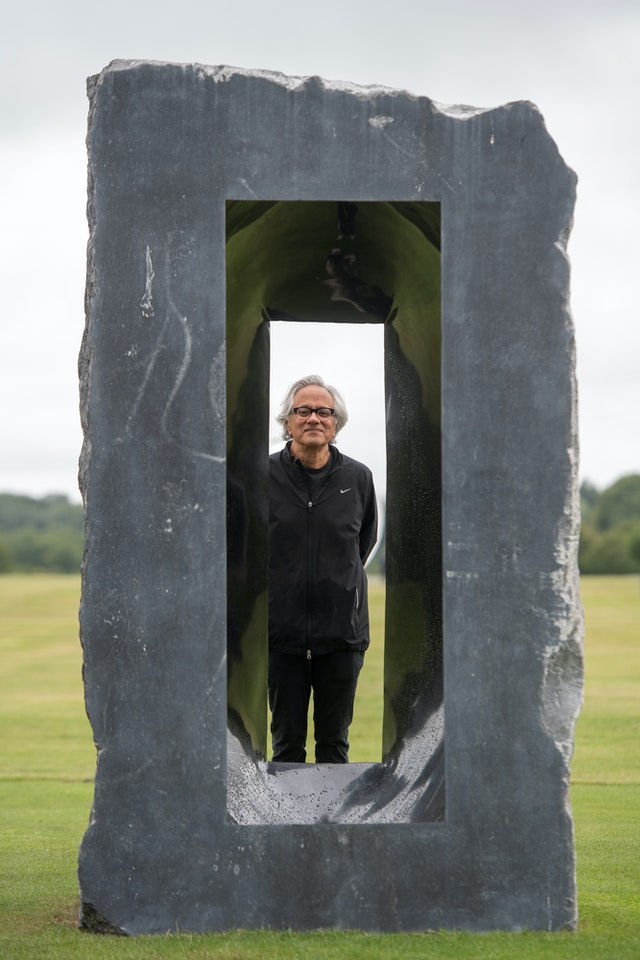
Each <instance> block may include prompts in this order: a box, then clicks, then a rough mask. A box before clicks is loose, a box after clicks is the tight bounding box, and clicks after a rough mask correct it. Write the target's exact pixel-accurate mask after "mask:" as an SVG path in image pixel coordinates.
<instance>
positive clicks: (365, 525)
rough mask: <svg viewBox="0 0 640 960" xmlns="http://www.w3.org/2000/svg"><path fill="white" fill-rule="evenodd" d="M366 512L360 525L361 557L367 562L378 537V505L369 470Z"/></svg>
mask: <svg viewBox="0 0 640 960" xmlns="http://www.w3.org/2000/svg"><path fill="white" fill-rule="evenodd" d="M365 483H366V492H365V503H364V514H363V517H362V523H361V525H360V559H361V560H362V562H363V563H366V561H367V558H368V556H369V554H370V553H371V551H372V550H373V548H374V547H375V545H376V540H377V538H378V507H377V504H376V491H375V489H374V486H373V477H372V475H371V473H370V472H369V471H368V470H367V477H366V481H365Z"/></svg>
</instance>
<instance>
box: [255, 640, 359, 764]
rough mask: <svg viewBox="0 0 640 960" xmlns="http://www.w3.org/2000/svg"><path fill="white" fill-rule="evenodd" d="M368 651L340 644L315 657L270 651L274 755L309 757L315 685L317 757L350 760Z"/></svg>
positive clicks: (284, 758)
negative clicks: (342, 647) (359, 686)
mask: <svg viewBox="0 0 640 960" xmlns="http://www.w3.org/2000/svg"><path fill="white" fill-rule="evenodd" d="M363 663H364V653H358V652H352V651H351V650H344V651H343V650H339V651H336V652H335V653H323V654H320V655H319V656H317V657H312V658H311V659H310V660H308V659H307V658H306V656H304V655H299V654H292V653H281V652H280V651H278V650H270V651H269V706H270V708H271V714H272V720H271V739H272V743H273V759H274V760H278V761H281V762H284V763H304V762H305V759H306V750H305V744H306V742H307V715H308V710H309V698H310V696H311V691H312V690H313V728H314V737H315V743H316V763H348V762H349V740H348V733H349V727H350V726H351V721H352V719H353V701H354V698H355V694H356V686H357V684H358V676H359V674H360V670H361V669H362V664H363Z"/></svg>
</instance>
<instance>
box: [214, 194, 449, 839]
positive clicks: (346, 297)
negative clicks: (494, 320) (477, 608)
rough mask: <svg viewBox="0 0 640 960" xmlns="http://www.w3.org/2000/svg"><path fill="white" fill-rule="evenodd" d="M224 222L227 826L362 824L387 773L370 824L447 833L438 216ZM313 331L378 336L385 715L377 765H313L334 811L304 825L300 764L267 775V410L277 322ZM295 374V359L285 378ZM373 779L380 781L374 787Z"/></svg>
mask: <svg viewBox="0 0 640 960" xmlns="http://www.w3.org/2000/svg"><path fill="white" fill-rule="evenodd" d="M226 213H227V221H226V222H227V243H226V277H227V428H228V436H227V454H228V466H227V481H228V482H227V495H228V504H227V514H228V524H227V556H228V589H227V597H228V684H227V688H228V718H229V737H228V751H229V752H228V760H227V774H228V776H227V808H228V814H229V817H230V819H231V820H233V821H235V822H245V823H250V822H256V823H259V822H290V823H291V822H316V821H320V820H326V819H337V820H350V819H352V818H353V816H355V817H356V819H358V816H359V815H360V814H358V813H355V814H354V810H355V809H356V807H358V809H360V810H361V811H364V810H365V809H368V807H367V804H368V801H367V799H366V794H367V790H368V789H370V788H371V784H372V783H374V781H376V782H377V779H378V780H379V779H381V778H382V779H383V780H384V778H385V777H387V775H388V774H389V772H390V771H393V773H392V776H393V777H394V778H395V782H394V784H393V785H389V783H387V784H386V787H387V788H388V791H387V792H388V793H389V795H390V797H391V800H392V802H390V804H389V808H388V809H382V810H381V809H380V808H379V805H376V804H373V805H374V806H377V809H376V813H375V815H374V816H373V819H375V820H378V821H381V822H405V821H413V820H427V821H428V820H442V819H443V817H444V705H443V682H442V681H443V677H442V613H441V610H442V582H441V581H442V577H441V568H442V556H441V554H442V543H441V464H440V461H441V453H440V450H441V437H440V343H441V322H440V309H441V305H440V302H441V297H440V287H441V265H440V204H439V203H437V202H422V203H414V202H399V201H394V202H383V201H366V202H357V203H351V202H348V203H347V202H344V201H235V200H232V201H228V202H227V210H226ZM319 320H320V322H321V323H322V324H325V325H326V326H327V330H329V329H332V328H333V324H343V325H344V324H347V325H351V324H366V325H369V324H379V325H380V326H381V329H382V330H383V336H384V381H385V397H386V428H387V429H386V432H387V463H388V467H387V489H386V501H387V502H386V507H387V509H386V515H387V521H386V524H385V541H386V542H385V566H386V618H385V664H384V717H383V721H382V725H383V737H382V755H381V762H377V763H363V764H360V763H350V764H348V765H346V766H347V767H348V768H350V769H349V770H346V769H345V770H341V771H339V772H336V769H337V768H336V766H335V765H333V764H331V765H323V764H312V763H308V764H306V770H305V777H304V783H305V786H304V790H305V795H306V796H307V797H308V796H309V791H311V794H312V795H313V796H314V797H315V798H316V799H318V798H319V797H320V796H321V795H324V796H325V797H328V798H329V799H328V800H327V801H326V802H329V803H330V804H331V805H332V809H331V810H330V811H328V810H327V809H325V808H324V807H323V804H322V802H319V803H311V804H307V808H306V810H304V811H302V812H300V810H299V809H298V805H297V801H296V791H297V790H299V789H300V786H299V784H300V781H299V780H298V785H297V786H294V785H293V781H292V779H291V772H292V771H291V770H290V769H287V768H291V767H294V766H295V765H293V764H273V763H268V762H267V757H268V756H269V747H270V745H269V743H268V739H269V738H268V731H267V695H266V691H267V682H266V677H267V660H268V649H267V612H268V611H267V562H268V548H267V520H268V453H269V449H268V439H267V438H268V437H269V435H270V430H271V425H270V422H269V403H268V400H267V398H268V396H269V388H270V354H271V345H270V331H271V327H272V325H273V326H275V324H276V323H277V322H283V323H287V324H290V323H292V322H294V323H295V322H300V323H301V324H307V323H310V322H318V321H319ZM345 329H346V328H345ZM337 349H338V350H339V346H338V347H337ZM353 361H354V363H355V362H357V358H353ZM294 368H295V369H294ZM304 372H305V371H298V369H297V364H296V363H295V361H294V362H293V367H292V377H291V380H294V379H296V377H297V376H298V375H301V374H304ZM306 372H312V371H306ZM313 372H318V373H321V374H323V371H320V370H317V371H313ZM327 379H328V378H327ZM335 385H336V386H337V387H338V389H340V384H335ZM344 391H345V393H347V394H348V392H349V391H348V384H345V387H344ZM346 452H349V453H350V451H346ZM405 766H407V767H408V768H409V769H410V771H411V778H410V783H411V784H413V786H412V787H411V788H406V789H405V787H403V784H405V785H406V784H407V782H409V781H407V778H406V775H405V774H403V767H405ZM418 767H419V768H420V769H421V770H422V775H421V776H420V777H419V778H418V781H419V782H420V783H421V787H420V790H419V796H416V790H415V782H416V776H415V774H416V769H417V768H418ZM323 768H324V769H323ZM327 768H328V769H327ZM359 768H364V769H363V770H362V771H361V772H362V773H363V776H365V777H366V778H367V784H368V786H367V787H366V788H365V789H364V792H363V789H361V788H360V786H361V785H360V784H358V783H357V782H356V781H357V780H358V776H359ZM372 769H373V770H374V771H376V770H379V771H380V772H379V774H377V773H375V772H374V775H373V779H372V776H371V774H370V771H371V770H372ZM376 778H377V779H376ZM316 781H317V782H316ZM329 781H330V782H329ZM425 784H426V786H425ZM378 786H379V784H378ZM345 790H346V791H347V793H348V794H349V795H350V797H352V800H351V801H350V803H349V805H348V806H349V810H348V811H347V810H345V808H344V804H343V803H342V800H341V796H342V794H343V793H344V791H345ZM403 791H404V794H403ZM354 796H357V797H358V800H357V802H356V801H354V800H353V797H354ZM245 800H246V802H245ZM354 803H355V806H354ZM358 805H359V806H358ZM325 806H326V803H325ZM249 808H250V809H249ZM362 816H363V819H365V820H367V821H368V820H370V819H371V815H370V814H365V813H363V814H362Z"/></svg>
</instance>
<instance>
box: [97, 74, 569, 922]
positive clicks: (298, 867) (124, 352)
mask: <svg viewBox="0 0 640 960" xmlns="http://www.w3.org/2000/svg"><path fill="white" fill-rule="evenodd" d="M89 96H90V116H89V134H88V148H89V224H90V244H89V258H88V273H87V298H86V299H87V325H86V331H85V336H84V340H83V345H82V351H81V359H80V376H81V407H82V415H83V424H84V431H85V444H84V447H83V451H82V455H81V464H80V478H81V488H82V491H83V496H84V500H85V506H86V518H87V519H86V554H85V564H84V573H83V594H82V604H81V638H82V644H83V650H84V678H85V690H86V704H87V712H88V715H89V718H90V721H91V725H92V728H93V733H94V738H95V741H96V745H97V749H98V764H97V772H96V784H95V797H94V804H93V809H92V814H91V821H90V824H89V827H88V829H87V832H86V835H85V837H84V840H83V843H82V847H81V851H80V864H79V877H80V887H81V900H82V908H81V917H80V924H81V926H83V927H84V928H86V929H89V930H100V931H109V932H114V933H126V934H139V933H154V932H164V931H166V930H177V929H180V930H192V931H205V930H224V929H230V928H236V927H245V928H253V927H272V928H293V929H312V928H326V927H333V928H335V927H338V928H347V927H348V928H360V929H364V930H371V931H393V930H424V929H427V928H436V927H444V928H451V929H454V928H464V929H469V930H488V929H507V930H513V929H520V928H524V927H528V928H533V929H548V930H558V929H561V928H567V927H569V928H571V927H573V926H575V924H576V920H577V906H576V887H575V857H574V846H573V829H572V820H571V814H570V809H569V795H568V779H569V762H570V756H571V749H572V738H573V726H574V722H575V718H576V716H577V713H578V710H579V705H580V702H581V690H582V650H581V644H582V621H581V608H580V603H579V597H578V580H577V565H576V555H577V537H578V506H577V463H576V451H577V438H576V410H575V404H576V399H575V383H574V347H573V329H572V323H571V318H570V314H569V308H568V284H569V270H568V262H567V256H566V243H567V238H568V234H569V231H570V226H571V218H572V211H573V204H574V194H575V177H574V175H573V173H572V172H571V171H570V170H569V169H568V168H567V167H566V166H565V164H564V163H563V161H562V159H561V157H560V156H559V154H558V151H557V148H556V146H555V144H554V143H553V141H552V140H551V138H550V137H549V135H548V134H547V132H546V129H545V127H544V123H543V120H542V117H541V116H540V114H539V112H538V111H537V109H536V108H535V107H534V106H533V105H531V104H529V103H513V104H509V105H507V106H503V107H499V108H497V109H491V110H489V109H487V110H481V109H475V108H471V107H455V108H445V107H441V106H438V105H437V104H435V103H433V102H432V101H430V100H428V99H426V98H423V97H414V96H411V95H409V94H407V93H403V92H398V91H395V90H389V89H384V88H377V87H370V88H362V87H355V86H350V85H346V84H331V83H328V82H325V81H322V80H320V79H318V78H306V79H298V78H289V77H284V76H281V75H279V74H271V73H264V72H252V71H244V70H239V69H234V68H230V67H204V66H200V65H186V66H185V65H173V64H162V63H148V62H116V63H113V64H111V65H110V66H109V67H107V68H106V69H105V70H104V71H103V72H102V73H101V74H100V75H99V76H98V77H94V78H91V80H90V82H89ZM319 312H321V315H322V316H323V317H324V318H326V319H327V320H339V321H341V322H345V323H354V322H369V323H371V322H375V323H383V324H384V325H385V375H386V384H387V408H388V437H389V441H388V442H389V448H388V462H389V487H388V524H387V526H388V535H387V617H386V639H385V656H386V662H385V719H384V750H383V756H382V758H381V760H380V762H379V763H370V764H349V765H346V766H344V767H341V768H338V767H335V766H332V765H327V766H322V765H314V764H307V765H305V766H296V765H288V764H273V763H269V762H268V760H267V759H266V753H265V751H266V655H267V654H266V559H267V555H266V550H267V547H266V529H265V526H266V505H267V493H266V491H267V479H266V478H267V458H266V454H267V447H266V444H267V430H268V427H267V422H266V404H265V403H264V402H263V401H264V397H265V396H266V395H267V386H268V375H269V374H268V369H269V368H268V352H269V323H270V321H272V320H275V319H279V320H281V319H291V320H297V321H305V320H309V319H317V318H318V313H319ZM256 398H259V399H260V400H261V403H259V404H257V403H256ZM256 410H258V411H260V410H262V411H264V417H262V418H261V417H260V416H256ZM261 449H264V454H265V455H264V458H263V460H264V462H263V463H262V462H261V460H260V457H257V456H256V451H259V450H261Z"/></svg>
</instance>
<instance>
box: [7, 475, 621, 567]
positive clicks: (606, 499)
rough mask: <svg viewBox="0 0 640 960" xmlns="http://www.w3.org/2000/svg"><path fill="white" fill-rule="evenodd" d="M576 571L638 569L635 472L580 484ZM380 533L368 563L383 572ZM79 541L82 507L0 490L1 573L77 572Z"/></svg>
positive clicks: (58, 498)
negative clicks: (602, 483)
mask: <svg viewBox="0 0 640 960" xmlns="http://www.w3.org/2000/svg"><path fill="white" fill-rule="evenodd" d="M580 503H581V508H582V532H581V536H580V551H579V555H578V559H579V564H580V572H581V573H603V574H604V573H608V574H615V573H640V474H631V475H629V476H627V477H622V479H620V480H617V481H616V482H615V483H613V484H612V485H611V486H610V487H607V488H606V489H605V490H603V491H598V490H597V489H596V488H595V487H594V486H593V484H591V483H588V482H585V483H583V484H582V486H581V488H580ZM384 541H385V537H384V529H383V532H382V543H381V544H380V547H379V548H378V550H377V552H376V555H375V556H374V557H373V559H372V562H371V563H370V565H369V572H370V573H384V568H385V542H384ZM82 544H83V508H82V507H81V506H80V504H76V503H70V502H69V500H68V499H67V497H65V496H58V495H53V496H49V497H43V498H42V499H33V498H31V497H25V496H15V495H13V494H9V493H2V494H0V573H31V572H34V573H35V572H50V573H77V572H78V571H79V570H80V563H81V560H82Z"/></svg>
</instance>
